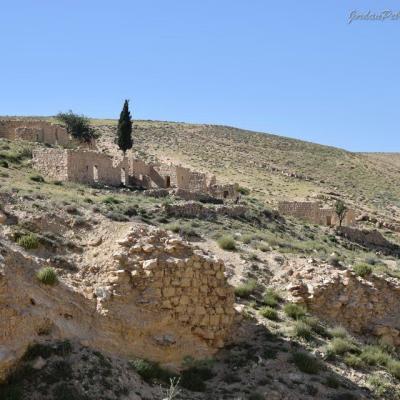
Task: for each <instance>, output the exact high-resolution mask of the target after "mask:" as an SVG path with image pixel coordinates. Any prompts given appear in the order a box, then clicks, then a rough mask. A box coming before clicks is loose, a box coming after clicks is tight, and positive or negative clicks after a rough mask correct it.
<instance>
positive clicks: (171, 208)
mask: <svg viewBox="0 0 400 400" xmlns="http://www.w3.org/2000/svg"><path fill="white" fill-rule="evenodd" d="M164 210H165V212H166V213H167V215H169V216H174V217H181V218H199V219H209V220H212V219H215V218H216V217H217V215H225V216H228V217H232V218H239V217H244V216H245V215H246V212H247V208H246V207H244V206H241V205H237V206H224V205H218V206H215V207H210V206H205V205H203V204H201V203H197V202H195V201H188V202H182V203H175V204H166V205H165V206H164Z"/></svg>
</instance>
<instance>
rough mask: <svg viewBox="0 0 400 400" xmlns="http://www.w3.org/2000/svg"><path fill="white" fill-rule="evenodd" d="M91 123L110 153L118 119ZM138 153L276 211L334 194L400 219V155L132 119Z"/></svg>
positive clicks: (224, 128)
mask: <svg viewBox="0 0 400 400" xmlns="http://www.w3.org/2000/svg"><path fill="white" fill-rule="evenodd" d="M46 119H49V118H46ZM50 120H51V119H50ZM92 122H93V124H94V125H96V126H97V127H98V129H99V131H101V133H102V138H101V139H100V143H101V147H102V148H103V149H105V150H108V151H111V149H112V146H111V143H113V139H114V134H115V126H116V123H117V121H116V120H110V119H108V120H98V119H94V120H92ZM134 148H135V151H136V152H137V153H139V154H140V155H142V156H144V157H147V158H157V159H160V160H162V161H173V162H180V163H182V164H183V165H187V166H190V167H193V168H196V169H198V170H202V171H208V172H212V173H214V174H216V175H217V177H218V179H219V180H221V181H225V182H238V183H239V184H240V185H242V186H244V187H247V188H249V189H251V190H252V192H253V194H254V195H256V196H257V197H259V198H262V199H263V200H264V201H265V202H267V203H269V204H271V205H275V204H276V203H277V201H278V200H280V199H296V198H305V197H307V196H311V197H316V196H319V197H323V196H324V193H325V194H326V193H329V192H335V193H338V194H340V195H341V196H343V197H344V198H345V199H346V200H347V201H348V202H349V203H352V204H354V205H355V206H356V207H358V208H360V209H364V210H366V211H369V212H374V211H376V212H378V213H379V214H385V215H386V216H387V217H390V218H393V219H399V220H400V154H395V153H390V154H389V153H352V152H348V151H345V150H342V149H338V148H335V147H329V146H323V145H319V144H315V143H309V142H305V141H302V140H296V139H290V138H286V137H281V136H277V135H271V134H267V133H259V132H252V131H247V130H243V129H238V128H232V127H228V126H220V125H205V124H187V123H180V122H162V121H134ZM114 151H115V150H114ZM325 197H326V196H325ZM328 197H329V196H328Z"/></svg>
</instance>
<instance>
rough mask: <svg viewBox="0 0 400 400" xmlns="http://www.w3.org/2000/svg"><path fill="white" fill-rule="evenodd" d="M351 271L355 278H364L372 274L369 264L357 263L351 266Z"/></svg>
mask: <svg viewBox="0 0 400 400" xmlns="http://www.w3.org/2000/svg"><path fill="white" fill-rule="evenodd" d="M353 271H354V273H355V274H356V275H357V276H361V277H362V278H364V277H365V276H367V275H370V274H371V273H372V267H371V266H370V265H369V264H365V263H359V264H356V265H354V266H353Z"/></svg>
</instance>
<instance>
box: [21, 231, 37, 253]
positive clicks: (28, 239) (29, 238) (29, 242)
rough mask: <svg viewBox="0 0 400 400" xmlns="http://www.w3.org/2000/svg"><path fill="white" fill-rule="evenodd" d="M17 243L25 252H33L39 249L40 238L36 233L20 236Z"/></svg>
mask: <svg viewBox="0 0 400 400" xmlns="http://www.w3.org/2000/svg"><path fill="white" fill-rule="evenodd" d="M17 243H18V245H20V246H21V247H23V248H24V249H25V250H33V249H37V248H38V247H39V238H38V237H37V235H35V234H34V233H28V234H27V235H22V236H20V237H19V238H18V240H17Z"/></svg>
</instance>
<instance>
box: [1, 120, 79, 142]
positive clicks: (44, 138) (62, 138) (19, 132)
mask: <svg viewBox="0 0 400 400" xmlns="http://www.w3.org/2000/svg"><path fill="white" fill-rule="evenodd" d="M0 137H4V138H6V139H10V140H27V141H30V142H39V143H46V144H51V145H61V146H66V145H69V144H71V142H73V140H72V139H71V136H70V135H69V133H68V132H67V130H66V129H65V128H64V127H62V126H59V125H55V124H51V123H49V122H46V121H40V120H0Z"/></svg>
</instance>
